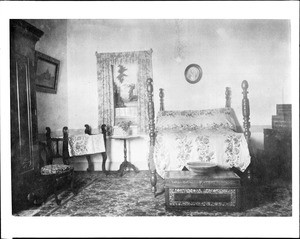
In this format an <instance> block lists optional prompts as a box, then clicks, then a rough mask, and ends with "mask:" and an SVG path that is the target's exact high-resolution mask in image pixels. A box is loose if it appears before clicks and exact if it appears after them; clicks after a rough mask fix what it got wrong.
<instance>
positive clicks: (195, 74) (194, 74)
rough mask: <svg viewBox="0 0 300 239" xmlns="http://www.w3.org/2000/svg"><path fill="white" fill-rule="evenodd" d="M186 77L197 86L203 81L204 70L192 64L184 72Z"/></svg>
mask: <svg viewBox="0 0 300 239" xmlns="http://www.w3.org/2000/svg"><path fill="white" fill-rule="evenodd" d="M184 76H185V79H186V80H187V82H189V83H191V84H195V83H197V82H199V81H200V80H201V77H202V69H201V67H200V66H199V65H197V64H190V65H188V66H187V68H186V69H185V71H184Z"/></svg>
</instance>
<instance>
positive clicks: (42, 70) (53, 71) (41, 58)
mask: <svg viewBox="0 0 300 239" xmlns="http://www.w3.org/2000/svg"><path fill="white" fill-rule="evenodd" d="M35 57H36V77H35V85H36V90H37V91H40V92H46V93H52V94H56V92H57V83H58V75H59V65H60V61H59V60H57V59H54V58H53V57H51V56H48V55H46V54H44V53H41V52H38V51H36V53H35Z"/></svg>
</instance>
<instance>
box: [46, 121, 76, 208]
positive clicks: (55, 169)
mask: <svg viewBox="0 0 300 239" xmlns="http://www.w3.org/2000/svg"><path fill="white" fill-rule="evenodd" d="M65 128H66V127H64V128H63V132H64V131H65ZM59 142H63V148H64V147H68V145H65V143H64V138H62V137H57V138H52V137H51V129H50V128H49V127H46V142H40V174H41V175H42V176H43V177H45V178H46V181H48V182H50V183H51V185H52V190H53V192H54V195H55V201H56V203H57V205H59V204H60V203H61V200H60V199H58V186H59V182H61V180H64V181H65V180H67V179H69V181H71V185H70V186H71V190H72V192H73V193H74V194H76V192H75V190H74V167H73V166H71V165H68V164H69V162H68V160H66V158H65V157H64V155H63V154H60V153H59ZM54 145H56V147H54ZM55 148H56V149H55ZM42 152H44V153H45V155H46V163H45V165H44V161H43V159H42V155H41V154H42ZM63 152H64V151H63ZM55 158H63V164H53V159H55Z"/></svg>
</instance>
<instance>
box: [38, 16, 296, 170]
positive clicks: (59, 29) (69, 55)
mask: <svg viewBox="0 0 300 239" xmlns="http://www.w3.org/2000/svg"><path fill="white" fill-rule="evenodd" d="M35 24H37V27H39V25H40V26H41V24H42V25H43V24H44V25H47V24H49V25H50V26H53V28H49V29H48V28H47V30H49V34H47V35H46V34H45V36H44V37H43V38H42V39H41V40H40V42H39V45H38V46H37V48H38V49H40V50H41V51H42V52H43V53H46V54H47V53H48V54H49V55H50V56H53V57H55V58H57V59H59V60H61V74H60V78H59V85H58V93H57V94H56V95H50V94H45V93H38V120H39V130H41V131H42V130H43V128H42V126H43V127H44V126H45V125H46V124H49V125H53V127H54V129H55V130H61V128H62V126H64V125H65V124H66V125H67V126H68V127H69V128H70V129H83V128H84V124H86V123H88V124H90V125H91V126H92V128H93V129H94V131H97V129H98V125H97V124H98V116H97V114H98V94H97V70H96V56H95V52H96V51H97V52H99V53H101V52H124V51H139V50H149V49H153V58H152V60H153V80H154V100H155V107H156V111H157V110H158V107H159V97H158V92H159V88H163V89H164V92H165V108H166V109H167V110H172V109H173V110H183V109H208V108H217V107H224V105H225V87H231V91H232V107H233V108H234V110H235V112H236V115H237V118H238V120H239V122H240V124H242V108H241V101H242V89H241V83H242V81H243V80H247V81H248V83H249V90H248V91H249V95H248V97H249V100H250V122H251V125H252V127H251V128H250V130H252V129H253V131H252V140H253V141H254V142H253V143H254V146H255V147H256V148H263V128H266V127H271V116H272V115H274V114H275V113H276V104H285V103H291V97H290V95H291V87H290V85H291V82H290V64H291V62H290V23H289V21H287V20H49V21H46V20H45V21H42V22H39V21H38V20H35ZM39 28H40V29H41V27H39ZM41 30H45V29H41ZM178 55H179V56H181V59H180V60H178ZM191 63H196V64H199V65H200V66H201V68H202V70H203V76H202V79H201V81H200V82H198V83H197V84H189V83H188V82H187V81H186V80H185V78H184V70H185V68H186V67H187V66H188V65H189V64H191ZM66 112H67V113H66ZM109 145H110V146H109V147H110V154H109V159H108V163H109V165H110V166H111V169H118V166H119V164H120V163H121V162H122V160H123V144H122V142H115V141H114V140H109ZM146 149H147V144H146V141H145V140H136V141H135V142H134V141H132V142H131V143H130V149H129V150H130V151H131V152H134V153H132V155H130V160H131V162H132V163H134V164H136V165H137V166H138V165H139V166H140V167H141V168H142V169H146V168H147V157H146ZM94 160H95V162H96V164H97V165H98V166H95V168H96V169H97V168H99V169H100V168H101V167H100V165H101V158H100V157H99V156H95V157H94ZM79 161H80V160H77V162H79ZM81 161H82V162H84V159H83V158H82V159H81ZM78 169H80V167H79V166H78Z"/></svg>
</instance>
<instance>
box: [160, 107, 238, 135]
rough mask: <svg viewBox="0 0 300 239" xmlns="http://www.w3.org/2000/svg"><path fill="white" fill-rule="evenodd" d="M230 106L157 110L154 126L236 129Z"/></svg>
mask: <svg viewBox="0 0 300 239" xmlns="http://www.w3.org/2000/svg"><path fill="white" fill-rule="evenodd" d="M233 115H234V114H233V110H232V108H219V109H208V110H180V111H159V112H158V115H157V118H156V128H157V129H158V130H159V129H175V128H183V129H231V130H234V131H236V124H235V120H234V117H233Z"/></svg>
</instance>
